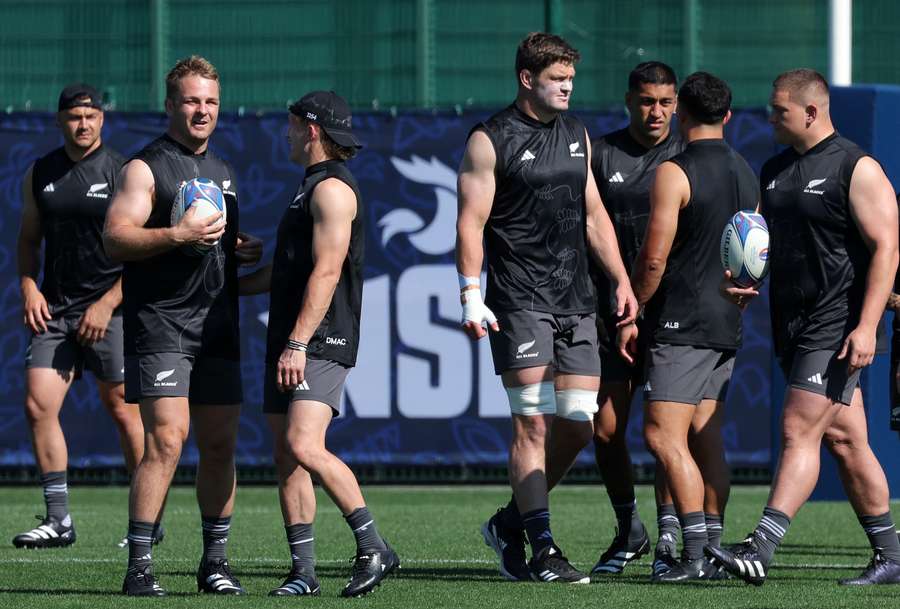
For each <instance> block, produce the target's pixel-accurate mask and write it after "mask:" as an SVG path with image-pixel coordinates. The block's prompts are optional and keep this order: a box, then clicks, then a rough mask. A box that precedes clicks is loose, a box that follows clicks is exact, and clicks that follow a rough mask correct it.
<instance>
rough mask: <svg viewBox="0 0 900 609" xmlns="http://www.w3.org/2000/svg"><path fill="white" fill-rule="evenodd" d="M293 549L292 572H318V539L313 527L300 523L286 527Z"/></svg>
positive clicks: (289, 542)
mask: <svg viewBox="0 0 900 609" xmlns="http://www.w3.org/2000/svg"><path fill="white" fill-rule="evenodd" d="M284 531H285V533H287V540H288V545H289V546H290V548H291V563H292V564H291V570H293V571H305V572H306V573H315V572H316V538H315V537H314V536H313V525H312V524H311V523H310V524H305V523H302V522H298V523H297V524H291V525H288V526H286V527H284Z"/></svg>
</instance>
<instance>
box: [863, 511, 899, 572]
mask: <svg viewBox="0 0 900 609" xmlns="http://www.w3.org/2000/svg"><path fill="white" fill-rule="evenodd" d="M859 524H861V525H862V527H863V529H865V531H866V537H868V538H869V544H870V545H871V546H872V549H873V550H876V551H878V552H881V555H882V556H884V557H885V558H887V559H888V560H892V561H894V562H896V563H900V539H898V538H897V531H896V529H895V528H894V521H893V520H892V519H891V513H890V512H885V513H884V514H881V515H880V516H860V517H859Z"/></svg>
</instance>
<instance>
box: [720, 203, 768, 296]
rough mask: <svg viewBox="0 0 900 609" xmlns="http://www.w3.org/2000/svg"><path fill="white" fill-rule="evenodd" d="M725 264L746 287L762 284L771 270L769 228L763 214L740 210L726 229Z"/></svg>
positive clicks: (722, 254)
mask: <svg viewBox="0 0 900 609" xmlns="http://www.w3.org/2000/svg"><path fill="white" fill-rule="evenodd" d="M720 253H721V258H722V266H723V267H724V268H725V270H727V271H731V280H732V281H733V282H734V283H735V284H736V285H738V286H740V287H742V288H751V287H755V286H757V285H759V284H760V283H761V282H762V280H763V279H765V277H766V273H768V272H769V227H768V226H767V225H766V221H765V219H763V217H762V216H761V215H760V214H757V213H755V212H750V211H739V212H737V213H736V214H734V215H733V216H732V217H731V220H730V221H729V222H728V224H726V225H725V230H724V231H722V244H721V249H720Z"/></svg>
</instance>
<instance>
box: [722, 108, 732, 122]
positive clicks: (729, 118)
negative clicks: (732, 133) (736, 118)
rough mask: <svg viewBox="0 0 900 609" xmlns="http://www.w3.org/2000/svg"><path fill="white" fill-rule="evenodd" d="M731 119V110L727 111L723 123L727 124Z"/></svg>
mask: <svg viewBox="0 0 900 609" xmlns="http://www.w3.org/2000/svg"><path fill="white" fill-rule="evenodd" d="M730 120H731V110H729V111H728V112H726V113H725V118H723V119H722V124H723V125H727V124H728V121H730Z"/></svg>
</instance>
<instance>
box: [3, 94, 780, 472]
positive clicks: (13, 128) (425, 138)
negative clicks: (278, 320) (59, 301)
mask: <svg viewBox="0 0 900 609" xmlns="http://www.w3.org/2000/svg"><path fill="white" fill-rule="evenodd" d="M486 116H487V114H483V115H482V114H466V115H463V116H458V115H455V114H437V115H433V114H400V115H398V116H396V117H394V116H390V115H387V114H358V115H356V116H355V117H354V124H355V129H356V131H357V132H358V135H359V137H360V139H361V140H362V141H363V142H364V143H365V148H364V149H363V150H362V151H361V152H360V154H359V155H358V156H357V157H356V158H355V159H353V161H351V163H350V167H351V169H352V171H353V172H354V174H355V175H356V176H357V178H358V179H359V183H360V187H361V191H362V195H363V197H364V200H365V214H366V227H367V231H368V232H367V244H368V249H367V253H366V268H365V288H364V304H363V330H362V339H361V348H360V357H359V365H358V366H357V368H356V369H355V370H354V371H353V372H352V373H351V374H350V377H349V379H348V382H347V386H346V394H345V401H346V408H345V410H346V416H344V417H342V418H339V419H336V420H335V421H334V422H333V423H332V425H331V428H330V430H329V445H330V447H331V449H332V450H333V451H335V452H336V453H337V454H339V455H340V456H341V458H343V459H345V460H346V461H348V462H350V463H356V464H366V463H379V464H396V465H416V464H426V465H439V464H454V465H456V464H470V465H472V464H492V465H501V464H505V462H506V454H507V446H508V441H509V436H510V430H509V408H508V405H507V400H506V394H505V392H504V391H503V390H502V388H501V386H500V383H499V380H498V379H497V377H496V376H495V375H494V372H493V367H492V364H491V358H490V354H489V349H488V345H487V341H486V340H485V341H481V342H480V343H479V344H473V343H472V342H471V341H470V340H469V339H467V338H466V336H465V335H464V334H463V333H462V332H461V331H460V329H459V319H460V304H459V296H458V294H459V293H458V286H457V280H456V270H455V266H454V261H453V249H454V242H455V220H456V168H457V167H458V165H459V162H460V159H461V158H462V154H463V149H464V146H465V140H466V135H467V133H468V132H469V130H470V129H471V127H472V126H473V125H474V124H476V123H477V122H478V121H479V120H482V119H483V118H486ZM580 116H581V117H582V119H583V120H584V121H585V123H586V125H587V126H588V129H589V131H590V133H591V135H592V136H594V137H596V136H599V135H602V134H604V133H606V132H609V131H612V130H614V129H618V128H620V127H622V126H624V125H625V123H626V120H627V119H626V117H625V116H624V115H621V114H613V113H581V114H580ZM54 120H55V119H54V116H53V115H47V114H9V115H5V116H3V117H2V118H0V151H2V152H0V155H2V158H0V202H2V211H0V225H2V231H0V286H2V288H3V291H2V299H0V465H4V466H21V465H28V464H32V463H33V462H34V459H33V455H32V451H31V443H30V438H29V432H28V426H27V424H26V421H25V417H24V412H23V406H22V404H23V385H24V379H23V358H24V353H25V348H26V346H27V342H28V336H27V334H26V330H25V328H24V327H23V325H22V315H21V298H20V294H19V288H18V279H17V273H16V261H15V257H16V255H15V251H16V250H15V248H16V234H17V230H18V224H19V216H20V213H21V207H22V204H21V180H22V176H23V175H24V174H25V172H26V170H27V168H28V166H29V164H30V163H31V162H32V161H33V160H34V159H35V158H36V157H38V156H40V155H42V154H44V153H46V152H48V151H49V150H51V149H52V148H54V147H56V146H59V145H60V144H61V137H60V135H59V132H58V130H57V128H56V126H55V122H54ZM286 123H287V121H286V118H285V115H271V116H263V117H256V116H253V117H247V116H244V117H238V116H223V117H220V120H219V126H218V129H217V130H216V133H215V135H214V137H213V140H212V141H213V148H214V149H215V150H216V152H217V153H219V154H220V155H221V156H223V157H224V158H226V159H227V160H228V161H230V162H231V164H232V165H233V166H234V168H235V171H236V174H237V176H238V179H237V189H238V195H239V204H240V207H241V223H242V226H241V230H243V231H246V232H249V233H252V234H254V235H257V236H259V237H261V238H262V239H264V241H265V243H266V247H267V249H266V254H265V257H266V259H270V258H271V254H272V248H273V247H274V243H275V231H276V227H277V224H278V221H279V218H280V217H281V213H282V211H283V210H284V208H285V207H286V206H287V205H288V204H289V203H290V199H291V196H292V195H293V194H294V192H295V190H296V188H297V186H298V185H299V183H300V181H301V179H302V175H303V170H302V168H300V167H298V166H296V165H294V164H292V163H291V162H290V161H289V160H288V146H287V141H286V139H285V131H286ZM164 130H165V118H164V117H162V116H159V115H155V114H153V115H151V114H116V113H111V114H108V115H107V116H106V124H105V126H104V132H103V134H104V142H105V143H106V144H107V145H108V146H111V147H113V148H115V149H117V150H119V151H120V152H121V153H123V154H125V155H126V156H128V155H130V154H133V153H134V152H136V151H137V150H139V149H140V148H141V147H142V146H143V145H144V144H146V143H147V142H148V141H150V140H151V139H152V138H154V137H156V136H157V135H158V134H160V133H161V132H163V131H164ZM727 132H728V139H729V141H730V142H731V144H732V145H733V146H734V147H736V148H737V150H738V151H740V152H741V153H742V154H743V155H744V156H745V157H746V158H747V160H748V161H749V162H750V164H751V165H752V166H753V167H754V169H756V170H759V168H760V166H761V165H762V163H763V162H764V161H765V160H766V159H767V158H768V157H769V156H771V155H772V154H773V152H774V151H775V150H776V145H775V143H774V142H773V140H772V138H771V131H770V129H769V127H768V125H767V124H766V120H765V115H764V113H763V111H762V110H758V111H755V110H750V111H741V112H737V113H735V116H734V118H733V120H732V121H731V123H729V125H728V127H727ZM758 300H759V301H758V302H755V303H754V304H753V305H752V306H751V308H750V309H749V311H748V313H747V314H746V315H745V324H746V325H745V339H744V348H743V349H742V350H741V352H740V354H739V356H738V364H737V367H736V369H735V374H734V380H733V383H732V387H731V390H730V394H729V399H728V407H727V423H726V424H725V428H724V434H725V446H726V449H727V451H728V456H729V460H730V461H731V463H732V464H733V465H738V466H768V464H769V457H770V428H769V416H770V378H771V372H772V371H771V363H770V358H771V352H770V343H769V329H768V313H767V302H766V299H765V298H761V299H758ZM267 311H268V298H267V297H266V296H260V297H253V298H247V299H244V300H242V303H241V332H242V341H243V345H242V358H243V362H242V373H243V379H244V390H245V400H246V401H245V404H244V411H243V416H242V422H241V428H240V433H239V439H238V462H239V464H243V465H252V464H268V463H270V461H271V457H270V450H271V440H270V437H269V432H268V429H267V427H266V424H265V420H264V418H263V416H262V414H261V399H262V387H263V376H262V375H263V357H264V353H265V329H266V328H265V323H266V320H267ZM633 412H634V416H633V421H632V424H631V426H630V428H629V443H630V445H631V449H632V456H633V458H634V459H635V461H636V462H638V463H648V462H650V461H651V457H650V455H649V454H648V453H647V452H646V450H645V448H644V446H643V439H642V436H641V431H640V419H641V410H640V408H634V409H633ZM62 420H63V427H64V429H65V432H66V438H67V442H68V446H69V454H70V464H71V465H72V466H76V467H77V466H95V465H104V464H121V462H122V458H121V454H120V451H119V444H118V438H117V436H116V433H115V429H114V427H113V425H112V422H111V421H110V420H109V418H108V417H107V416H106V415H105V413H104V411H103V407H102V406H101V405H100V403H99V401H98V399H97V397H96V390H95V387H94V384H93V381H92V379H91V378H90V376H89V375H86V376H85V379H84V380H82V381H80V382H76V383H74V385H73V387H72V389H71V391H70V392H69V396H68V398H67V402H66V404H65V406H64V408H63V415H62ZM196 457H197V455H196V450H195V449H194V448H192V445H191V447H188V448H186V450H185V453H184V462H187V463H192V462H196ZM581 459H582V461H583V462H584V463H588V462H590V461H591V460H592V456H591V454H590V452H589V451H585V453H583V454H582V455H581Z"/></svg>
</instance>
